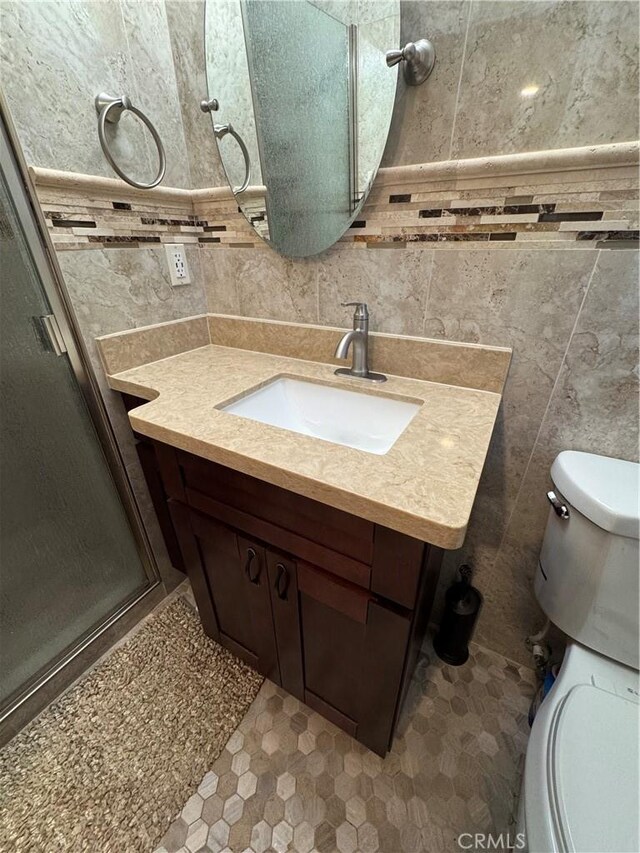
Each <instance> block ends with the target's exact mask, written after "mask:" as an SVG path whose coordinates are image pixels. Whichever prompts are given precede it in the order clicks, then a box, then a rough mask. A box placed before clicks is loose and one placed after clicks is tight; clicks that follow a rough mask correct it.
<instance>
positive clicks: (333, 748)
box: [156, 646, 535, 853]
mask: <svg viewBox="0 0 640 853" xmlns="http://www.w3.org/2000/svg"><path fill="white" fill-rule="evenodd" d="M534 689H535V676H534V673H533V671H531V670H528V669H527V668H526V667H519V666H517V665H516V664H514V663H511V662H509V661H507V660H505V659H504V658H502V657H500V656H499V655H497V654H494V653H492V652H488V651H485V650H484V649H481V648H479V647H477V646H474V648H473V650H472V655H471V658H470V659H469V661H468V663H467V664H465V665H464V666H462V667H450V666H447V665H446V664H443V663H442V662H441V661H440V660H439V659H438V658H437V657H436V656H435V654H433V652H431V653H429V654H425V655H422V657H421V658H420V661H419V663H418V666H417V668H416V673H415V675H414V678H413V681H412V685H411V688H410V691H409V695H408V697H407V701H406V703H405V710H404V712H403V717H402V720H401V722H400V725H399V728H398V732H397V735H396V738H395V741H394V744H393V749H392V750H391V752H390V753H389V754H388V755H387V757H386V758H385V759H381V758H379V757H378V756H377V755H374V754H373V753H372V752H370V751H369V750H368V749H366V748H365V747H363V746H361V744H359V743H357V742H356V741H354V740H353V739H352V738H350V737H348V736H347V735H346V734H344V732H342V731H340V729H337V728H336V727H335V726H333V725H332V724H331V723H329V722H327V721H326V720H324V719H323V718H322V717H320V716H318V714H316V713H314V712H313V711H311V710H310V709H309V708H307V707H306V706H305V705H303V704H302V703H301V702H298V700H297V699H294V698H293V697H292V696H289V695H287V694H286V693H285V692H284V691H282V690H281V689H280V688H278V687H276V686H275V685H274V684H272V683H271V682H268V681H265V683H264V684H263V686H262V688H261V690H260V692H259V693H258V696H257V697H256V699H255V700H254V702H253V704H252V705H251V707H250V709H249V711H248V712H247V714H246V716H245V718H244V719H243V721H242V723H241V724H240V726H239V727H238V729H236V731H235V732H234V733H233V735H232V736H231V738H230V740H229V742H228V743H227V745H226V747H225V749H224V750H223V752H222V754H221V755H220V756H219V758H218V759H217V760H216V762H215V763H214V765H213V767H212V769H211V770H210V771H209V772H208V773H207V774H206V775H205V776H204V778H203V779H202V782H201V784H200V786H199V788H198V791H197V793H194V794H193V796H192V797H191V798H190V799H189V800H188V801H187V802H186V804H185V806H184V808H183V809H182V812H181V813H180V815H178V816H177V817H176V819H175V820H174V822H173V823H172V825H171V827H170V828H169V830H168V832H167V833H166V835H165V836H164V838H163V839H162V841H161V846H160V847H159V848H158V849H157V850H156V853H176V851H179V853H199V851H201V853H209V851H212V853H214V851H215V853H219V851H225V853H252V851H253V853H265V851H273V850H275V851H278V853H283V851H292V853H311V851H319V853H325V851H327V853H333V851H340V853H356V851H359V853H375V851H381V853H401V851H407V853H414V851H415V853H417V851H433V853H439V851H456V850H459V849H460V847H459V845H458V843H457V838H458V836H459V835H460V834H461V833H465V832H472V833H473V832H488V831H493V832H507V831H508V830H509V829H510V828H511V830H512V832H513V825H512V821H513V812H514V809H515V801H516V797H517V792H518V789H519V784H520V776H521V773H522V766H523V759H524V753H525V749H526V744H527V737H528V731H529V727H528V723H527V711H528V707H529V703H530V701H531V697H532V695H533V692H534Z"/></svg>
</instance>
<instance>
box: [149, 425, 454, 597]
mask: <svg viewBox="0 0 640 853" xmlns="http://www.w3.org/2000/svg"><path fill="white" fill-rule="evenodd" d="M153 445H154V448H155V452H156V458H157V460H158V464H159V466H160V471H161V474H162V481H163V484H164V489H165V492H166V493H167V494H168V495H169V496H170V497H171V498H173V499H175V500H179V501H180V502H182V503H184V504H187V505H188V506H190V507H191V508H193V509H195V510H197V511H198V512H199V513H202V514H203V515H207V516H209V517H210V518H213V519H215V520H217V521H218V522H221V523H222V524H225V525H227V526H229V527H232V528H234V529H236V530H239V531H242V533H243V534H245V535H247V536H250V537H252V538H255V539H258V540H260V541H262V542H266V543H268V544H269V545H270V546H272V547H273V548H276V549H277V550H279V551H282V552H283V553H287V554H291V555H292V556H294V557H295V558H296V559H297V560H300V561H301V562H304V563H307V564H310V565H313V566H317V567H319V568H320V569H322V570H324V571H326V572H330V573H331V574H333V575H337V576H338V577H339V578H342V579H343V580H346V581H349V582H350V583H353V584H356V585H357V586H359V587H362V588H363V589H365V590H370V591H371V592H373V593H374V594H375V595H376V596H378V597H379V598H380V599H385V600H387V601H390V602H393V603H394V604H398V605H400V606H402V607H404V608H406V609H408V610H413V609H414V608H415V607H416V602H417V601H418V598H419V586H420V578H421V576H422V573H423V567H424V566H425V565H426V562H427V561H428V560H429V555H430V554H432V553H434V552H438V550H439V549H434V548H433V547H432V546H429V545H427V544H425V543H424V542H421V541H420V540H418V539H414V538H412V537H411V536H406V535H405V534H402V533H398V532H397V531H394V530H390V529H388V528H386V527H382V526H381V525H377V524H373V523H372V522H370V521H367V520H366V519H363V518H359V517H358V516H355V515H350V514H349V513H346V512H342V511H341V510H336V509H334V508H333V507H329V506H326V505H325V504H322V503H320V502H318V501H314V500H311V499H309V498H304V497H301V496H299V495H296V494H294V493H293V492H289V491H287V490H286V489H282V488H280V487H278V486H273V485H271V484H269V483H265V482H263V481H262V480H258V479H256V478H255V477H250V476H248V475H246V474H242V473H240V472H238V471H234V470H232V469H230V468H226V467H225V466H223V465H218V464H216V463H214V462H209V461H207V460H205V459H201V458H200V457H197V456H193V455H191V454H189V453H185V452H183V451H178V450H176V449H175V448H173V447H170V446H169V445H166V444H163V443H161V442H153Z"/></svg>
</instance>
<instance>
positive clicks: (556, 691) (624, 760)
mask: <svg viewBox="0 0 640 853" xmlns="http://www.w3.org/2000/svg"><path fill="white" fill-rule="evenodd" d="M551 478H552V480H553V483H554V487H555V488H554V491H552V492H549V493H548V495H547V497H548V498H549V501H550V503H551V509H550V512H549V519H548V522H547V529H546V532H545V537H544V542H543V545H542V549H541V552H540V560H539V565H538V570H537V573H536V578H535V582H534V587H535V592H536V597H537V598H538V601H539V603H540V605H541V607H542V609H543V610H544V611H545V613H546V614H547V616H548V617H549V619H550V620H551V621H552V622H553V623H554V624H556V625H557V626H558V627H559V628H560V629H561V630H562V631H564V632H565V633H566V634H567V635H568V636H569V637H570V638H571V642H570V643H569V645H568V647H567V650H566V652H565V656H564V659H563V661H562V665H561V668H560V673H559V676H558V678H557V680H556V682H555V684H554V686H553V687H552V689H551V691H550V692H549V694H548V696H547V697H546V698H545V700H544V702H543V703H542V705H541V707H540V709H539V711H538V713H537V715H536V718H535V720H534V723H533V727H532V730H531V736H530V739H529V744H528V747H527V755H526V761H525V773H524V780H523V785H522V790H521V795H520V805H519V810H518V829H517V831H518V833H521V835H516V838H525V839H526V848H525V847H522V846H521V848H520V849H527V850H529V851H530V853H555V851H563V852H564V851H567V853H588V852H589V851H594V853H596V851H597V853H608V851H611V853H614V851H615V853H622V851H633V853H637V851H638V850H640V834H639V833H640V829H639V826H638V793H639V785H640V779H639V764H640V753H639V749H640V742H639V730H640V677H639V673H638V644H639V638H638V629H639V621H640V620H639V615H638V575H639V565H638V538H639V537H638V529H639V527H640V510H639V499H640V488H639V481H640V466H639V465H637V464H635V463H632V462H625V461H623V460H619V459H610V458H608V457H604V456H596V455H594V454H588V453H579V452H576V451H565V452H563V453H561V454H559V456H558V457H557V458H556V460H555V462H554V463H553V466H552V468H551Z"/></svg>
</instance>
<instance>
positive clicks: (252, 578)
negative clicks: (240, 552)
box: [244, 548, 262, 584]
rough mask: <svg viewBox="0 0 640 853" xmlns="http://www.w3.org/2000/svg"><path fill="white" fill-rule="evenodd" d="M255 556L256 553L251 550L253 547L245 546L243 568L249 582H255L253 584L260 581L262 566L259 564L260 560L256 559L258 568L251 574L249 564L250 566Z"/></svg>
mask: <svg viewBox="0 0 640 853" xmlns="http://www.w3.org/2000/svg"><path fill="white" fill-rule="evenodd" d="M257 556H258V555H257V554H256V552H255V551H254V550H253V548H247V561H246V563H245V564H244V570H245V572H246V573H247V577H248V578H249V580H250V581H251V583H255V584H258V583H260V571H261V568H262V567H261V565H260V561H259V560H258V570H257V571H256V573H255V574H251V566H252V564H253V561H254V560H255V558H256V557H257Z"/></svg>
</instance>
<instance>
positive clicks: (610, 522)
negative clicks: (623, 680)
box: [534, 450, 640, 669]
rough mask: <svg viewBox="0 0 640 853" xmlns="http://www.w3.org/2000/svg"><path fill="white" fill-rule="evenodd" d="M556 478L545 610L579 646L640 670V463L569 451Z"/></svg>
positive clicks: (544, 558) (540, 585) (542, 577)
mask: <svg viewBox="0 0 640 853" xmlns="http://www.w3.org/2000/svg"><path fill="white" fill-rule="evenodd" d="M551 479H552V480H553V483H554V486H555V489H554V492H555V496H556V497H557V499H558V504H557V507H555V508H554V506H552V507H551V509H550V511H549V519H548V521H547V528H546V531H545V535H544V541H543V543H542V550H541V552H540V559H539V563H538V569H537V571H536V577H535V583H534V587H535V592H536V596H537V599H538V601H539V603H540V606H541V607H542V609H543V610H544V611H545V613H546V614H547V616H548V617H549V619H550V620H551V621H552V622H553V623H554V624H555V625H557V626H558V627H559V628H560V629H561V630H562V631H564V632H565V633H566V634H568V635H569V636H570V637H572V638H573V639H574V640H577V641H578V642H579V643H582V644H583V645H585V646H588V647H589V648H591V649H594V650H595V651H597V652H600V653H601V654H603V655H606V656H607V657H610V658H613V659H614V660H617V661H619V662H620V663H623V664H626V665H627V666H632V667H634V668H635V669H638V668H639V653H638V631H639V621H640V620H639V615H638V575H639V553H638V530H639V528H640V512H639V507H638V503H639V492H640V487H639V482H640V465H637V464H636V463H635V462H625V461H623V460H621V459H611V458H609V457H607V456H596V455H594V454H592V453H581V452H578V451H573V450H568V451H564V452H562V453H560V454H559V455H558V457H557V458H556V460H555V462H554V463H553V465H552V467H551ZM551 494H552V493H550V495H551ZM563 507H564V508H566V510H567V512H566V513H565V512H564V511H563Z"/></svg>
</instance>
